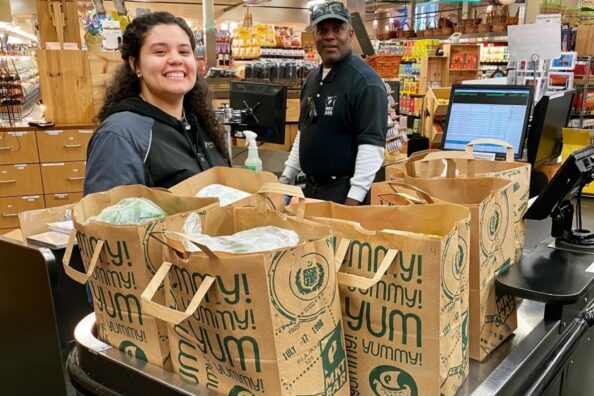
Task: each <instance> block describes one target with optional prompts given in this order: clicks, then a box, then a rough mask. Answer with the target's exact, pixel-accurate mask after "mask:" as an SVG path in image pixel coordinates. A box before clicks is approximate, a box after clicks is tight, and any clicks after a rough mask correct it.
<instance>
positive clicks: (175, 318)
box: [140, 261, 215, 324]
mask: <svg viewBox="0 0 594 396" xmlns="http://www.w3.org/2000/svg"><path fill="white" fill-rule="evenodd" d="M172 265H173V264H171V263H169V262H167V261H165V262H164V263H163V264H162V265H161V267H160V268H159V270H158V271H157V272H156V273H155V276H153V279H151V281H150V282H149V284H148V285H147V286H146V289H144V291H143V292H142V294H141V295H140V300H141V301H142V309H143V310H144V312H146V313H148V314H149V315H152V316H154V317H155V318H157V319H161V320H164V321H165V322H168V323H173V324H180V323H181V322H183V321H184V320H186V319H188V318H189V317H190V316H192V314H193V313H194V312H195V311H196V310H197V309H198V306H199V305H200V303H201V302H202V300H203V299H204V296H206V293H207V292H208V289H210V287H211V286H212V284H213V283H214V281H215V278H214V277H212V276H210V275H207V276H205V277H204V279H203V280H202V283H201V284H200V287H199V288H198V290H196V294H194V296H193V297H192V300H190V304H188V307H187V308H186V310H185V311H183V312H181V311H177V310H175V309H172V308H168V307H166V306H164V305H161V304H159V303H156V302H154V301H153V300H152V299H153V297H154V296H155V293H156V292H157V290H158V289H159V286H161V283H163V280H164V279H165V276H166V275H167V273H168V272H169V269H170V268H171V266H172Z"/></svg>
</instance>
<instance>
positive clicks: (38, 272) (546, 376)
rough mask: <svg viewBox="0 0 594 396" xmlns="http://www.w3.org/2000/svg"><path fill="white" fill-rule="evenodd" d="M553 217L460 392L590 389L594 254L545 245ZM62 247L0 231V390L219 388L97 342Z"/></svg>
mask: <svg viewBox="0 0 594 396" xmlns="http://www.w3.org/2000/svg"><path fill="white" fill-rule="evenodd" d="M592 150H593V151H592V153H588V158H591V157H592V154H593V153H594V148H593V149H592ZM592 162H593V163H594V159H593V160H592ZM592 169H594V164H593V168H592ZM581 211H582V217H583V223H584V224H583V226H582V228H589V229H594V199H582V200H581ZM572 214H573V213H572ZM547 215H548V214H547ZM558 220H559V219H558V218H557V219H556V220H555V222H552V221H551V219H550V218H546V219H543V220H527V233H526V243H525V251H524V256H523V258H522V260H521V261H520V262H519V263H517V264H516V265H514V266H512V267H511V268H510V270H509V271H508V272H507V273H506V274H502V275H500V276H499V278H498V279H497V287H498V289H499V290H502V291H506V292H508V293H512V294H514V295H516V296H518V297H519V302H518V328H517V330H516V331H515V333H514V335H513V336H512V337H510V338H509V339H508V340H507V341H506V342H504V343H503V344H502V345H500V346H499V347H498V348H497V349H496V350H495V351H494V352H493V353H492V354H491V355H490V356H489V357H488V358H487V359H486V360H485V361H484V362H482V363H479V362H476V361H473V360H471V361H470V370H469V376H468V378H467V379H466V381H465V382H464V384H463V385H462V387H461V389H460V390H459V391H458V395H489V396H490V395H506V396H507V395H571V396H577V395H589V394H592V389H594V376H593V375H591V367H592V364H593V363H594V342H593V341H592V340H593V339H594V330H593V329H592V328H591V326H592V325H593V324H594V308H593V307H594V303H593V301H594V287H592V286H593V284H592V281H593V280H594V264H593V263H594V254H592V253H591V252H589V253H585V252H580V251H578V250H575V249H573V250H572V249H563V250H560V249H553V248H551V247H550V246H549V244H550V243H552V242H554V238H551V226H553V234H555V232H556V231H555V227H557V226H558V225H559V221H558ZM565 225H567V221H565ZM569 226H571V221H569ZM62 255H63V250H50V249H46V248H36V247H33V246H30V245H27V244H26V243H24V242H18V241H15V240H11V239H8V238H6V237H2V236H0V307H2V308H1V310H0V351H2V362H1V363H0V365H1V367H0V375H1V376H2V377H4V378H6V380H3V381H0V394H6V395H8V394H44V395H48V394H56V395H64V394H68V395H73V394H76V393H75V391H74V388H75V389H76V391H78V392H80V393H82V394H93V395H123V394H159V395H196V394H198V395H201V396H203V395H215V393H213V392H212V391H209V390H208V389H206V388H203V387H200V386H196V385H193V384H189V383H187V382H185V381H183V380H182V379H181V378H179V377H177V376H176V375H174V374H173V373H170V372H167V371H165V370H163V369H161V368H159V367H156V366H154V365H152V364H150V363H147V362H144V361H140V360H137V359H135V358H133V357H131V356H128V355H127V354H126V353H124V352H121V351H119V350H117V349H115V348H113V347H110V346H108V345H106V344H104V343H103V342H101V341H99V340H98V339H97V338H96V337H95V336H94V324H95V318H94V314H92V313H91V312H92V309H91V307H90V305H89V304H88V303H87V296H86V293H85V291H84V287H82V286H81V285H78V284H76V283H75V282H74V281H72V280H70V279H69V278H67V277H66V275H65V274H64V272H63V269H62V265H61V264H60V263H61V259H62ZM73 260H76V261H78V262H79V265H80V256H78V257H76V256H75V257H74V258H73ZM73 387H74V388H73Z"/></svg>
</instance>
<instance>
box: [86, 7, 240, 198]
mask: <svg viewBox="0 0 594 396" xmlns="http://www.w3.org/2000/svg"><path fill="white" fill-rule="evenodd" d="M195 47H196V40H195V38H194V35H193V34H192V31H191V30H190V28H189V27H188V25H187V24H186V23H185V21H184V20H183V19H181V18H177V17H175V16H173V15H172V14H170V13H167V12H156V13H151V14H147V15H143V16H140V17H138V18H135V19H134V20H133V21H132V23H130V24H129V25H128V26H127V27H126V31H125V32H124V36H123V40H122V47H121V50H120V51H121V53H122V59H123V60H124V63H123V65H121V66H120V68H119V69H118V70H117V71H116V73H115V76H114V78H113V80H112V81H111V83H110V84H109V85H108V87H107V90H106V95H105V102H104V105H103V107H102V108H101V110H100V111H99V119H100V121H101V124H100V125H99V128H97V130H96V131H95V133H94V134H93V136H92V138H91V141H90V143H89V148H88V150H87V169H86V177H85V186H84V193H85V195H86V194H89V193H93V192H99V191H105V190H108V189H110V188H112V187H115V186H119V185H124V184H144V185H146V186H148V187H164V188H168V187H171V186H173V185H175V184H177V183H179V182H181V181H182V180H184V179H186V178H188V177H190V176H192V175H194V174H196V173H199V172H201V171H204V170H206V169H209V168H211V167H213V166H228V165H229V153H228V152H227V149H226V141H225V136H226V135H225V131H224V129H223V128H222V126H221V125H220V124H219V123H218V122H217V120H216V118H215V115H214V112H213V110H212V105H211V104H210V102H209V99H208V98H207V86H206V82H205V81H204V80H203V79H202V78H201V77H198V76H197V64H196V59H195V58H194V49H195Z"/></svg>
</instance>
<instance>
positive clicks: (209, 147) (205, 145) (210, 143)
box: [204, 142, 215, 150]
mask: <svg viewBox="0 0 594 396" xmlns="http://www.w3.org/2000/svg"><path fill="white" fill-rule="evenodd" d="M214 146H215V145H214V143H213V142H204V148H206V149H207V150H210V149H213V148H214Z"/></svg>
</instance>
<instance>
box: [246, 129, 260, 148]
mask: <svg viewBox="0 0 594 396" xmlns="http://www.w3.org/2000/svg"><path fill="white" fill-rule="evenodd" d="M243 135H244V136H245V145H246V146H249V148H257V147H258V145H257V143H256V138H257V137H258V134H256V133H255V132H252V131H243Z"/></svg>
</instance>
